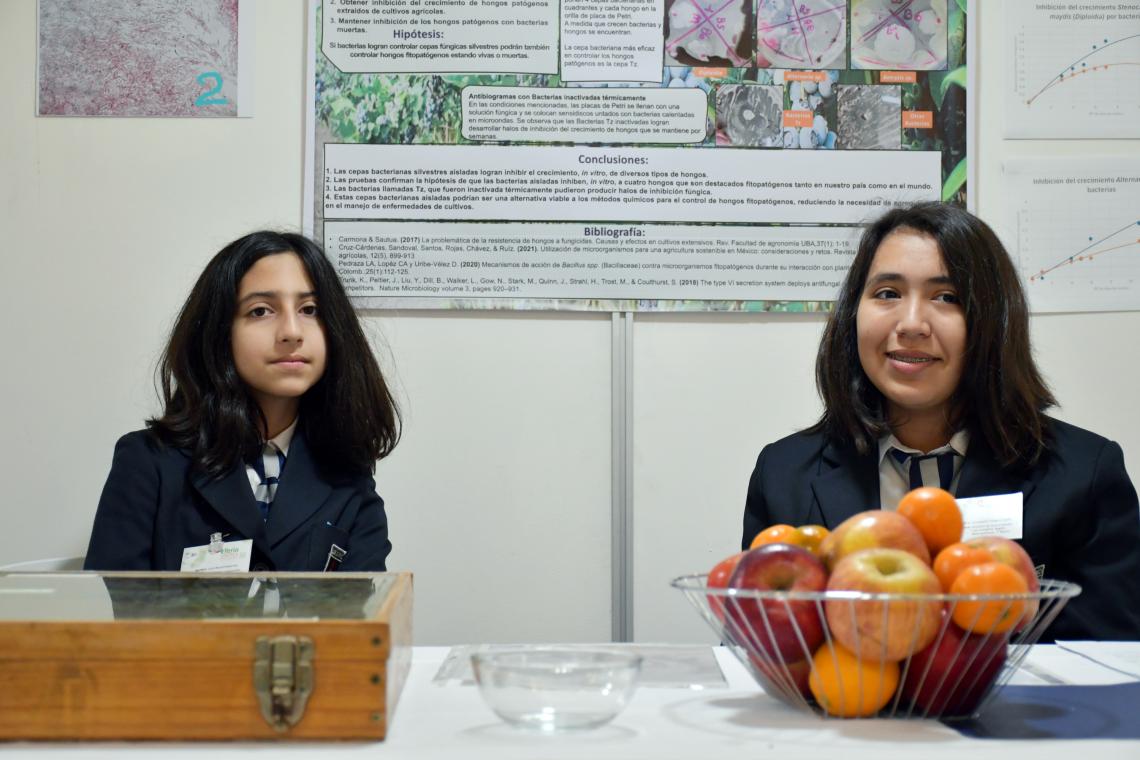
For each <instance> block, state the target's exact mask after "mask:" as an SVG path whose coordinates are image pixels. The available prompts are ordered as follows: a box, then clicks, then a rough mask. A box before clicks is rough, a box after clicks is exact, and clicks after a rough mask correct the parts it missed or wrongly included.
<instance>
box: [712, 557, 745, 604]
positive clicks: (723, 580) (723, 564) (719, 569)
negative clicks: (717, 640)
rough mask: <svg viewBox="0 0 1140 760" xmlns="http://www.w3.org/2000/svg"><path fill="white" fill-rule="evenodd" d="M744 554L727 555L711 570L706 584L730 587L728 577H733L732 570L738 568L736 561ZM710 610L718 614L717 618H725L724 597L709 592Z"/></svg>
mask: <svg viewBox="0 0 1140 760" xmlns="http://www.w3.org/2000/svg"><path fill="white" fill-rule="evenodd" d="M743 556H744V552H737V553H736V554H733V555H732V556H731V557H725V558H724V559H722V560H721V561H720V562H718V563H716V566H714V567H713V569H712V570H710V571H709V579H708V582H707V583H706V584H705V585H706V586H707V587H708V588H728V579H729V578H730V577H732V571H733V570H735V569H736V563H738V562H740V558H741V557H743ZM708 600H709V610H711V611H712V614H714V615H716V618H717V620H721V621H723V620H724V599H723V597H721V596H719V595H717V594H709V595H708Z"/></svg>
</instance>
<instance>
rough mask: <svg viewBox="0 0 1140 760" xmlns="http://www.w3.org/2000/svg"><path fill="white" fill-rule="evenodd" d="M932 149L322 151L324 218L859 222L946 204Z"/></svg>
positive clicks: (391, 147)
mask: <svg viewBox="0 0 1140 760" xmlns="http://www.w3.org/2000/svg"><path fill="white" fill-rule="evenodd" d="M940 160H941V156H940V154H939V153H937V152H933V151H929V152H928V151H898V152H893V151H780V150H772V151H761V150H746V151H745V150H712V149H704V148H637V149H629V150H623V149H621V148H585V147H560V146H559V147H554V146H551V147H542V146H489V145H476V146H470V145H448V146H435V145H339V144H326V145H325V176H324V186H325V192H324V218H325V219H326V220H334V219H405V220H413V219H439V220H445V219H450V220H476V219H496V220H511V221H548V220H550V219H557V220H563V221H604V222H613V221H625V220H631V219H633V220H637V221H645V222H677V221H684V222H730V223H740V224H765V223H767V224H777V223H785V224H828V223H830V224H860V223H863V222H865V221H867V220H868V219H870V218H871V217H873V216H874V215H875V214H876V213H878V212H881V211H884V210H886V209H887V208H889V207H890V206H892V205H895V204H898V203H906V202H913V201H923V200H937V199H938V197H939V190H940V185H941V168H940Z"/></svg>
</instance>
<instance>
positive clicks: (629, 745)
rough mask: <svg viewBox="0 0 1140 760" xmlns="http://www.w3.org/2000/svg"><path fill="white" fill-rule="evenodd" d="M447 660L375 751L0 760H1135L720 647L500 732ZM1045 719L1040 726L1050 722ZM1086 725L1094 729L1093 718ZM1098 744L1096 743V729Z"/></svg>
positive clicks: (415, 683)
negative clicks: (810, 680) (901, 716)
mask: <svg viewBox="0 0 1140 760" xmlns="http://www.w3.org/2000/svg"><path fill="white" fill-rule="evenodd" d="M1136 646H1140V645H1136ZM447 652H448V650H447V648H445V647H417V648H416V649H415V650H414V656H413V662H412V670H411V674H410V676H409V679H408V683H407V685H406V686H405V688H404V692H403V695H402V696H401V698H400V702H399V705H398V707H397V710H396V715H395V719H394V721H393V723H392V726H391V727H390V731H389V735H388V738H387V740H386V741H384V742H381V743H328V742H322V743H303V744H302V743H296V742H281V743H277V742H273V743H268V742H267V743H200V744H191V743H154V742H147V743H123V742H115V743H80V744H42V743H10V744H0V754H2V755H3V757H4V758H5V760H8V759H9V758H11V759H13V760H14V759H15V758H25V757H26V758H29V760H32V759H34V760H55V759H57V758H58V759H60V760H62V758H83V759H84V760H90V759H91V758H108V759H110V758H115V759H116V760H118V758H124V757H128V758H129V757H137V758H140V759H141V758H144V757H145V758H148V760H149V759H157V760H164V759H170V760H173V759H174V758H177V759H178V760H183V759H190V758H195V759H196V758H201V759H202V760H237V759H238V758H247V759H248V758H250V757H253V756H255V755H261V756H271V757H273V758H279V757H293V756H299V755H304V756H306V757H310V758H315V757H327V758H336V759H337V760H340V758H365V757H367V758H376V759H379V760H396V759H401V760H402V759H405V758H406V759H408V760H411V759H412V758H415V760H425V759H429V758H464V759H465V760H472V759H473V760H480V759H482V758H486V760H515V759H518V760H524V759H525V760H534V759H535V758H586V759H587V760H609V759H611V758H612V759H613V760H630V759H631V758H646V760H649V759H652V760H662V759H663V758H695V759H697V760H704V759H705V758H716V759H717V760H729V759H730V758H731V759H732V760H743V759H744V758H748V760H761V759H763V760H773V759H779V758H795V759H796V760H806V759H807V758H818V757H827V758H829V759H831V760H882V759H883V758H908V760H928V759H929V758H943V757H945V758H948V759H949V758H952V759H953V760H977V759H978V758H1002V760H1010V759H1011V758H1017V759H1020V758H1023V757H1026V758H1030V760H1046V759H1048V758H1058V759H1062V758H1063V760H1081V759H1082V758H1088V759H1090V760H1107V759H1108V758H1129V760H1137V759H1138V758H1140V738H1124V739H1101V738H1079V739H1057V738H1051V739H1046V740H1041V739H1024V738H1021V739H995V738H986V739H979V738H974V737H971V736H966V735H964V734H962V733H960V732H959V731H957V730H955V729H954V728H950V727H948V726H946V725H943V724H942V723H939V722H937V721H933V720H834V719H821V718H818V717H815V716H813V715H810V714H808V713H804V712H800V711H798V710H795V709H794V708H791V707H787V706H784V705H782V704H780V703H779V702H776V701H775V700H773V699H771V698H769V697H767V696H766V695H764V694H763V692H762V691H761V690H760V689H759V687H757V686H756V684H755V683H754V682H753V681H752V679H751V678H750V677H749V675H748V673H747V672H746V671H745V670H744V669H743V668H742V667H741V666H740V664H739V663H737V662H736V660H735V659H734V658H733V657H732V655H731V654H730V653H729V652H727V651H726V650H723V649H717V652H716V655H717V659H718V660H719V662H720V664H721V666H722V668H723V669H724V672H725V676H726V678H727V682H728V685H727V688H717V689H713V688H710V689H704V690H690V689H680V688H641V689H639V690H638V691H637V693H636V694H635V696H634V698H633V700H632V702H631V703H630V705H629V707H628V708H627V709H626V710H625V712H623V713H622V714H621V715H619V716H618V718H617V719H616V720H615V721H614V722H613V723H611V724H609V725H607V726H603V727H601V728H598V729H594V730H589V731H585V732H581V733H572V734H555V735H543V734H536V733H531V732H527V731H523V730H520V729H515V728H512V727H510V726H508V725H506V724H503V723H501V722H500V721H499V720H498V719H497V718H496V717H495V715H494V714H493V713H492V712H491V711H490V710H489V709H488V708H487V707H486V705H485V704H484V703H483V701H482V699H481V697H480V696H479V692H478V690H477V688H476V687H475V686H471V685H460V684H457V683H455V682H451V683H447V684H439V683H433V681H432V679H433V676H434V675H435V673H436V671H437V670H438V668H439V665H440V664H441V663H442V662H443V660H444V658H445V656H446V655H447ZM1026 666H1027V667H1026V668H1024V669H1023V672H1022V673H1020V674H1019V675H1018V677H1017V678H1016V679H1015V681H1014V684H1022V685H1038V686H1040V687H1041V688H1045V684H1053V685H1054V686H1052V687H1050V688H1053V689H1054V690H1053V691H1050V692H1049V693H1050V694H1064V693H1065V692H1064V691H1058V690H1057V689H1061V690H1063V689H1065V688H1068V687H1066V686H1061V685H1060V684H1092V685H1098V686H1097V688H1102V689H1111V688H1114V687H1111V686H1105V685H1106V684H1121V683H1129V682H1131V683H1135V679H1133V678H1131V677H1129V676H1127V675H1122V674H1121V673H1120V672H1118V671H1114V670H1112V669H1110V668H1107V667H1104V666H1102V665H1100V664H1098V663H1097V662H1096V661H1095V660H1093V659H1090V658H1089V657H1088V656H1087V652H1086V653H1084V654H1081V653H1078V652H1073V651H1068V650H1065V649H1062V648H1061V647H1057V646H1044V647H1036V648H1035V650H1034V651H1033V652H1032V653H1031V655H1030V658H1029V659H1028V660H1027V663H1026ZM1115 688H1121V687H1115ZM1123 688H1131V687H1130V686H1125V687H1123ZM1130 693H1133V694H1134V693H1136V692H1134V691H1133V692H1130ZM999 699H1000V696H999ZM1011 709H1012V708H1011ZM1082 709H1085V708H1082ZM1062 712H1064V711H1063V710H1060V711H1058V715H1059V717H1064V716H1061V715H1060V713H1062ZM1131 712H1132V714H1133V716H1134V720H1133V721H1131V722H1132V723H1134V724H1136V723H1140V704H1136V705H1132V706H1131ZM1037 717H1041V716H1037ZM1094 718H1097V716H1094ZM1098 719H1099V718H1098ZM1042 720H1043V721H1044V725H1046V726H1047V725H1048V721H1049V717H1048V715H1047V714H1046V715H1045V716H1044V717H1043V718H1042ZM1109 720H1111V716H1107V715H1106V716H1105V717H1104V721H1105V722H1104V723H1103V725H1105V726H1107V725H1108V723H1107V721H1109ZM1086 723H1087V721H1086ZM1092 724H1093V725H1094V726H1095V725H1097V720H1096V719H1094V720H1093V721H1092ZM1126 733H1127V732H1126ZM1093 735H1094V736H1095V735H1097V734H1096V730H1095V729H1094V731H1093ZM1131 735H1132V736H1140V734H1131Z"/></svg>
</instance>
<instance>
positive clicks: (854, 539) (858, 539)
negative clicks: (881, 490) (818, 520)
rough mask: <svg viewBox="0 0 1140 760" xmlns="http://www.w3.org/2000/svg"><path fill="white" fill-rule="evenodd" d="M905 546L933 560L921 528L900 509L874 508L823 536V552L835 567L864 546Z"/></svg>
mask: <svg viewBox="0 0 1140 760" xmlns="http://www.w3.org/2000/svg"><path fill="white" fill-rule="evenodd" d="M877 548H888V549H901V550H903V551H906V552H910V553H911V554H913V555H914V556H916V557H918V558H919V559H920V560H922V561H923V563H924V564H927V565H929V564H930V551H929V550H928V549H927V548H926V541H924V540H923V538H922V534H921V533H919V532H918V528H916V527H914V525H913V524H912V523H911V521H910V520H908V519H906V518H905V517H903V516H902V515H900V514H898V513H897V512H884V511H883V510H881V509H872V510H869V511H867V512H860V513H859V514H857V515H853V516H852V517H849V518H847V519H846V520H844V521H843V522H841V523H840V524H839V527H837V528H836V529H835V530H833V531H831V533H830V534H829V535H828V536H827V537H826V538H825V539H823V544H822V545H821V546H820V555H821V556H822V557H823V560H824V562H825V563H826V564H827V567H828V569H830V570H832V571H834V570H835V567H836V565H838V564H839V562H840V560H842V559H843V558H844V557H846V556H848V555H850V554H854V553H855V552H857V551H861V550H863V549H877Z"/></svg>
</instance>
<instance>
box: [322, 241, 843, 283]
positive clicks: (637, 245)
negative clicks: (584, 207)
mask: <svg viewBox="0 0 1140 760" xmlns="http://www.w3.org/2000/svg"><path fill="white" fill-rule="evenodd" d="M859 231H860V230H859V228H853V227H813V228H803V227H800V228H795V227H739V226H733V227H727V226H719V227H712V226H691V225H653V224H634V225H608V224H586V225H582V224H565V223H552V224H518V223H503V224H475V223H463V222H452V223H425V222H412V223H406V224H400V225H392V224H388V223H382V222H332V221H330V222H326V223H325V241H324V242H325V247H326V250H327V251H328V253H329V255H330V256H331V257H332V259H333V261H334V263H335V264H336V267H337V270H338V272H339V273H340V276H341V279H342V280H343V281H344V283H345V287H346V288H347V289H348V292H349V295H351V296H353V297H355V298H369V297H393V296H396V297H400V296H407V297H418V298H424V297H428V298H452V299H470V298H560V299H586V300H590V299H656V300H697V299H709V300H730V301H737V300H740V301H749V300H795V301H825V300H831V299H833V298H834V297H835V294H836V292H837V290H838V288H839V283H840V281H841V280H842V279H843V275H844V273H845V272H846V271H847V268H848V266H849V265H850V263H851V259H852V258H853V257H854V254H855V243H856V240H857V237H858V233H859Z"/></svg>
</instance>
